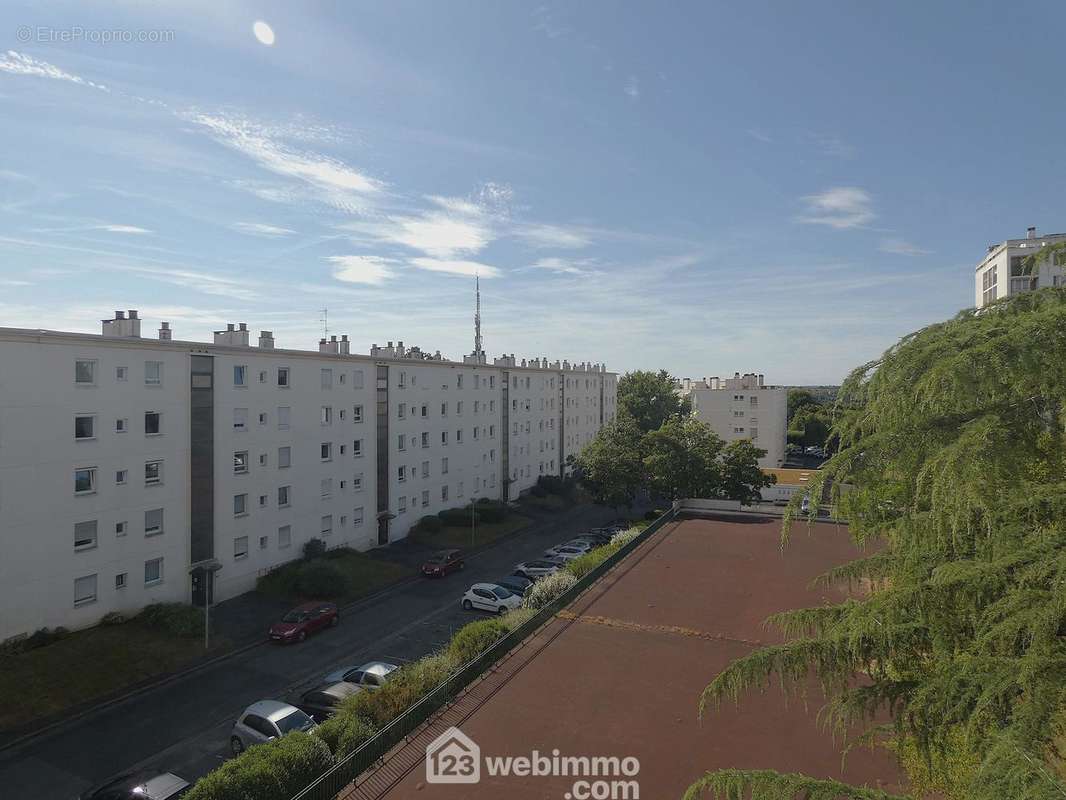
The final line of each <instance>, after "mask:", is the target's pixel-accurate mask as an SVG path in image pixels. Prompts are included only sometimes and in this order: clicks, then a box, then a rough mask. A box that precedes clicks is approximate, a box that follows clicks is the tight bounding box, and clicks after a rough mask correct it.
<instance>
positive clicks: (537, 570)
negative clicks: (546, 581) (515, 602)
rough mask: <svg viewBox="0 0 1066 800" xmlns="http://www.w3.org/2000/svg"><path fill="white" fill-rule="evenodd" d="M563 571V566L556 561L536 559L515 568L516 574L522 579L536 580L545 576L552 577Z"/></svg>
mask: <svg viewBox="0 0 1066 800" xmlns="http://www.w3.org/2000/svg"><path fill="white" fill-rule="evenodd" d="M560 569H562V564H561V563H560V562H559V561H558V560H556V559H551V560H549V559H547V558H535V559H533V560H531V561H523V562H522V563H521V564H518V565H516V566H515V568H514V574H515V575H518V576H519V577H521V578H530V579H532V580H536V579H537V578H542V577H544V576H545V575H551V574H553V573H555V572H558V571H559V570H560Z"/></svg>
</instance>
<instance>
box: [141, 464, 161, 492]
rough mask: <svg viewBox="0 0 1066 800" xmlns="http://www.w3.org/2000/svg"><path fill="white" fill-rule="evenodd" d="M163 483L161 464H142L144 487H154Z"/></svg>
mask: <svg viewBox="0 0 1066 800" xmlns="http://www.w3.org/2000/svg"><path fill="white" fill-rule="evenodd" d="M162 482H163V462H162V461H146V462H145V464H144V485H145V486H155V485H157V484H160V483H162Z"/></svg>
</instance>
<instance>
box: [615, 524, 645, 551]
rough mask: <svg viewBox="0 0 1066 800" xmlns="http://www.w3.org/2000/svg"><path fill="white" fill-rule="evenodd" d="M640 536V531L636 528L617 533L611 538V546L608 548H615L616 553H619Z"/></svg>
mask: <svg viewBox="0 0 1066 800" xmlns="http://www.w3.org/2000/svg"><path fill="white" fill-rule="evenodd" d="M639 535H640V531H639V530H637V529H636V528H630V529H629V530H627V531H622V532H621V533H616V534H615V535H614V536H612V537H611V543H610V545H608V547H613V548H614V550H615V551H618V550H620V549H621V548H623V547H625V546H626V545H627V544H629V543H630V542H631V541H633V540H634V539H636V538H637V536H639Z"/></svg>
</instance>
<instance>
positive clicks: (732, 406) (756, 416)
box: [680, 372, 788, 467]
mask: <svg viewBox="0 0 1066 800" xmlns="http://www.w3.org/2000/svg"><path fill="white" fill-rule="evenodd" d="M680 392H681V395H682V396H684V397H689V398H691V401H692V413H693V415H694V416H696V417H697V418H698V419H700V420H702V421H703V422H706V423H707V424H708V425H710V426H711V428H712V429H713V430H714V432H715V433H717V434H718V435H719V436H720V437H721V438H722V439H724V440H725V441H726V442H733V441H737V440H738V439H750V440H751V441H752V443H754V444H755V445H756V446H757V447H760V448H761V449H763V450H765V451H766V455H765V456H764V457H763V458H761V459H759V466H760V467H780V466H781V465H782V464H784V463H785V441H786V438H787V436H788V389H787V388H786V387H784V386H767V385H766V384H765V382H764V380H763V376H762V375H758V374H755V373H746V374H744V375H741V374H740V373H739V372H737V373H734V375H733V377H732V378H725V379H719V378H718V377H713V378H703V379H702V380H700V381H693V380H691V379H690V378H683V379H682V380H681V387H680Z"/></svg>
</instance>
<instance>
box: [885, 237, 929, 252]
mask: <svg viewBox="0 0 1066 800" xmlns="http://www.w3.org/2000/svg"><path fill="white" fill-rule="evenodd" d="M877 249H878V250H880V251H881V252H882V253H892V254H894V255H897V256H927V255H929V254H930V253H932V252H933V251H932V250H925V249H924V248H921V247H918V245H915V244H911V243H910V242H908V241H906V240H904V239H882V240H881V244H880V246H879V247H878V248H877Z"/></svg>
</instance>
